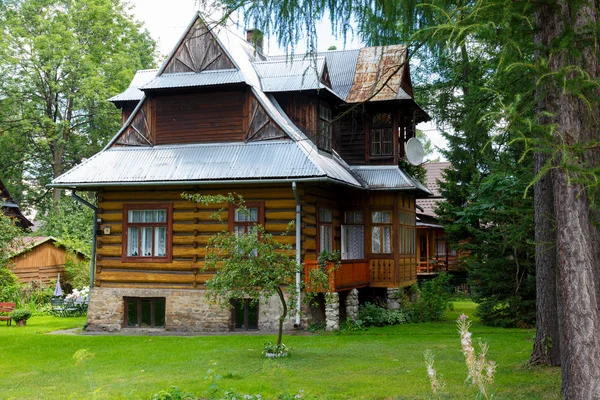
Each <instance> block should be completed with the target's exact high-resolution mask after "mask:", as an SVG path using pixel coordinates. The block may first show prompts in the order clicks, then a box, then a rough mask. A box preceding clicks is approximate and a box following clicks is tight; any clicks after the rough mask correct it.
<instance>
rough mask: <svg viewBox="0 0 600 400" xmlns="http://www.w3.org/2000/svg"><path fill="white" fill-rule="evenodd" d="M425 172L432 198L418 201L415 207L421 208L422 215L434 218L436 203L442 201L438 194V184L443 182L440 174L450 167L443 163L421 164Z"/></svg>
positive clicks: (447, 163)
mask: <svg viewBox="0 0 600 400" xmlns="http://www.w3.org/2000/svg"><path fill="white" fill-rule="evenodd" d="M423 167H424V168H425V170H426V172H427V188H428V189H429V190H430V191H431V193H432V195H433V196H432V197H429V198H426V199H418V200H417V205H418V206H420V207H422V208H423V214H425V215H429V216H433V217H436V214H435V211H434V210H435V209H436V208H437V206H438V203H440V202H442V201H444V198H443V197H442V194H441V192H440V185H439V182H440V181H443V176H442V173H443V171H444V170H446V169H448V168H450V167H451V164H450V163H449V162H447V161H445V162H434V163H427V164H423Z"/></svg>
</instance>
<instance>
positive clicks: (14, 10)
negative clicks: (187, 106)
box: [0, 0, 155, 202]
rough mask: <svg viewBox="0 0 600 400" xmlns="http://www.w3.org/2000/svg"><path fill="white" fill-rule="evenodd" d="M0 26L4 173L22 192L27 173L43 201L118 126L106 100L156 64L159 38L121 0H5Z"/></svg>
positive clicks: (36, 196) (0, 123) (30, 187)
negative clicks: (48, 187)
mask: <svg viewBox="0 0 600 400" xmlns="http://www.w3.org/2000/svg"><path fill="white" fill-rule="evenodd" d="M0 29H1V31H0V35H1V37H2V45H0V71H2V72H1V74H2V79H0V142H1V143H2V144H3V145H5V146H6V149H7V150H8V151H7V152H6V153H3V155H2V156H0V162H1V163H2V164H1V165H0V171H3V172H2V174H3V176H2V178H3V179H4V181H5V182H7V185H8V186H9V187H11V188H16V190H13V192H14V193H15V195H16V196H17V197H21V196H20V195H19V192H21V193H23V192H24V191H25V188H24V187H23V186H22V181H23V180H24V179H25V180H27V181H28V185H27V193H28V196H29V197H33V198H34V199H36V200H31V199H30V202H32V201H39V199H40V197H41V196H42V195H43V193H44V191H45V189H44V186H45V184H47V183H49V181H50V180H51V179H53V178H55V177H57V176H59V175H60V174H62V173H63V172H64V171H65V170H67V169H69V168H71V167H73V166H74V165H75V164H77V163H79V162H81V160H82V159H84V158H86V157H90V156H91V155H93V154H94V153H95V152H97V151H98V150H99V149H101V148H102V146H103V145H104V144H105V143H106V142H107V140H108V139H109V138H110V136H111V135H113V134H114V132H115V131H116V130H117V129H118V127H119V124H120V115H119V112H118V110H117V109H116V108H115V107H114V106H113V105H112V104H110V103H109V102H108V101H107V99H108V98H109V97H111V96H113V95H115V94H117V93H119V92H120V91H122V90H123V89H124V88H126V87H127V85H128V83H129V81H130V80H131V77H132V76H133V74H134V72H135V71H136V70H137V69H141V68H149V67H152V66H154V65H155V57H154V53H155V43H154V41H153V40H152V39H151V38H150V36H149V34H148V32H147V31H145V30H142V28H141V26H140V24H138V23H137V22H135V21H133V19H132V17H131V16H130V15H129V14H128V13H127V10H126V9H125V4H124V3H123V2H122V1H121V0H6V1H3V2H1V3H0ZM19 189H20V190H19ZM59 198H60V190H58V189H54V192H53V199H54V200H58V199H59Z"/></svg>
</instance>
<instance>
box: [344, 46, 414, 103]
mask: <svg viewBox="0 0 600 400" xmlns="http://www.w3.org/2000/svg"><path fill="white" fill-rule="evenodd" d="M407 66H408V61H407V58H406V47H404V46H401V45H395V46H379V47H366V48H363V49H360V51H359V54H358V61H357V65H356V72H355V75H354V82H353V83H352V88H351V89H350V93H349V94H348V97H347V98H346V101H347V102H348V103H360V102H365V101H385V100H399V99H412V96H411V95H410V94H409V93H407V92H408V91H410V92H411V93H412V89H411V88H410V82H405V77H406V69H407ZM403 81H404V82H403ZM406 85H408V87H407V86H406ZM406 89H408V91H407V90H406Z"/></svg>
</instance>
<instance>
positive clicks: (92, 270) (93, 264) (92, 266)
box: [71, 190, 98, 289]
mask: <svg viewBox="0 0 600 400" xmlns="http://www.w3.org/2000/svg"><path fill="white" fill-rule="evenodd" d="M71 196H72V197H73V198H74V199H75V200H77V201H78V202H79V203H81V204H83V205H84V206H87V207H89V208H91V209H92V210H94V224H93V225H92V258H91V260H90V289H92V288H93V287H94V275H95V272H96V224H97V223H98V207H96V206H95V205H93V204H92V203H90V202H89V201H86V200H84V199H82V198H81V197H79V196H78V195H77V193H75V190H73V191H72V192H71Z"/></svg>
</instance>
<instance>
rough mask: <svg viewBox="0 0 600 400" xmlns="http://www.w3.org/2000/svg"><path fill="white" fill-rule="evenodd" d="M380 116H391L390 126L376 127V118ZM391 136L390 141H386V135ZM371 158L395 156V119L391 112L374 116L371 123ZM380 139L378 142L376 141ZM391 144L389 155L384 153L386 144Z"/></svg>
mask: <svg viewBox="0 0 600 400" xmlns="http://www.w3.org/2000/svg"><path fill="white" fill-rule="evenodd" d="M379 115H388V116H389V125H385V124H381V125H375V118H377V117H378V116H379ZM386 133H388V134H389V140H385V141H384V138H385V136H386V135H385V134H386ZM369 136H370V137H369V156H370V158H389V157H393V156H394V118H393V115H392V113H391V112H382V113H377V114H373V115H372V116H371V119H370V121H369ZM376 138H379V140H378V141H375V139H376ZM375 143H377V146H376V147H377V152H374V151H373V150H374V145H375ZM386 143H389V153H384V151H383V150H384V147H385V144H386Z"/></svg>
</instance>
